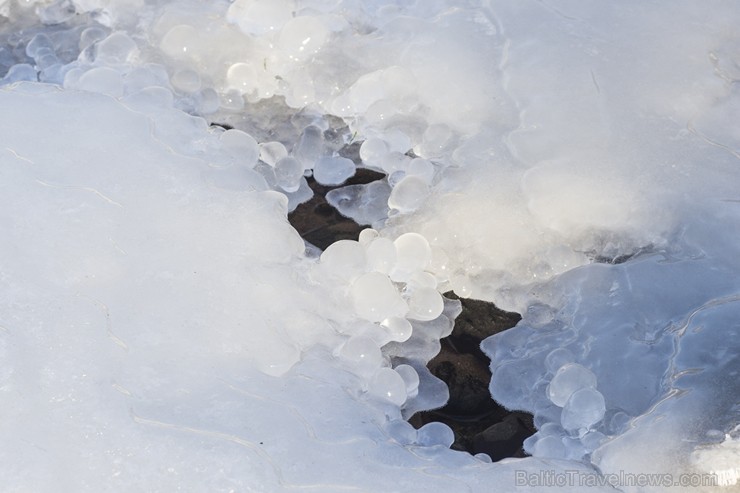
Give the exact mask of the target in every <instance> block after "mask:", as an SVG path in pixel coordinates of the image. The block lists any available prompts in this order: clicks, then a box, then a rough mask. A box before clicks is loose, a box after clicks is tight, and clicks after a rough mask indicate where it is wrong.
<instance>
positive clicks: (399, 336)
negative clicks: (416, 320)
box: [380, 317, 413, 342]
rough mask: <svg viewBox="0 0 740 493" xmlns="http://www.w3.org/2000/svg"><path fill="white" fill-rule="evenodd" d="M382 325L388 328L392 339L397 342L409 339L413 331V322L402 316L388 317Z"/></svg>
mask: <svg viewBox="0 0 740 493" xmlns="http://www.w3.org/2000/svg"><path fill="white" fill-rule="evenodd" d="M380 325H382V326H383V327H386V328H387V329H388V332H389V334H390V336H391V340H392V341H396V342H404V341H407V340H408V339H409V337H411V333H412V331H413V327H412V326H411V323H410V322H409V321H408V320H406V319H405V318H402V317H390V318H386V319H385V320H383V321H382V322H381V323H380Z"/></svg>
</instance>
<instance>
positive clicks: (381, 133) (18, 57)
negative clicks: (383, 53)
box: [0, 0, 457, 447]
mask: <svg viewBox="0 0 740 493" xmlns="http://www.w3.org/2000/svg"><path fill="white" fill-rule="evenodd" d="M104 3H105V2H97V1H96V0H73V1H67V2H52V1H46V0H37V1H26V2H19V3H18V2H12V3H5V2H4V3H2V5H3V10H2V11H0V15H3V16H4V17H8V18H10V20H11V21H12V23H13V24H15V26H16V30H15V31H14V32H13V33H5V32H3V31H2V29H0V38H2V41H3V46H7V47H9V48H3V51H2V52H0V75H2V79H0V85H6V84H13V83H16V82H21V81H34V82H35V81H39V82H44V83H49V84H56V85H59V86H61V87H64V88H65V89H74V90H84V91H90V92H96V93H101V94H105V95H108V96H110V97H113V98H116V99H118V100H120V101H122V102H123V103H124V104H126V105H127V106H129V107H131V108H132V109H134V110H138V109H140V108H142V109H146V108H151V107H153V106H154V107H157V108H158V110H157V112H156V115H155V114H153V115H152V116H153V134H154V135H155V137H157V138H158V139H160V140H162V141H164V142H165V143H169V144H170V145H171V146H172V148H173V149H177V152H184V150H187V152H193V153H196V154H198V153H199V154H200V155H207V156H208V159H209V160H210V162H211V166H212V167H213V170H211V172H210V174H209V175H208V179H209V180H211V181H212V182H213V183H215V184H216V185H218V186H221V187H225V188H232V189H252V190H267V189H273V190H277V191H280V192H282V193H284V194H286V195H287V196H288V197H289V199H290V206H289V209H292V208H293V207H295V205H297V203H298V202H300V201H303V200H307V199H308V198H310V196H311V192H310V190H309V189H308V186H307V183H306V177H308V176H311V175H312V176H313V177H314V178H315V179H316V181H317V182H319V183H321V184H324V185H329V186H335V185H340V184H342V183H343V182H345V181H346V180H347V179H348V178H349V177H351V176H352V175H353V174H354V173H355V171H356V163H355V162H353V161H352V160H351V159H348V158H346V157H343V156H341V155H339V153H338V152H337V150H338V146H337V145H336V142H333V143H332V142H327V141H326V138H325V134H326V132H327V131H330V130H331V129H330V127H329V124H328V120H327V118H325V116H326V115H331V114H333V115H337V116H339V117H341V118H343V119H344V121H345V122H346V123H347V125H348V129H347V130H345V135H344V140H343V142H344V143H345V144H347V143H349V142H350V141H352V140H356V141H361V142H362V144H361V145H360V148H359V158H360V159H361V161H362V163H361V164H362V165H363V166H366V167H369V168H372V169H376V170H379V171H382V172H383V173H385V174H386V175H387V178H386V179H385V180H383V181H382V182H376V183H373V184H369V185H364V186H360V187H361V189H362V191H363V193H364V200H365V201H366V202H363V201H362V200H350V201H340V200H337V201H336V203H335V205H337V206H338V208H339V209H340V211H341V212H343V213H345V214H346V215H348V216H350V217H353V218H355V219H357V214H358V213H359V212H360V211H362V210H364V212H365V213H367V216H366V217H367V220H366V221H362V220H359V222H364V223H373V222H375V221H382V220H383V219H384V218H385V217H386V216H387V215H388V214H389V212H390V211H395V212H396V213H409V212H413V211H414V210H416V209H417V208H418V207H420V206H421V205H422V203H423V202H424V200H426V198H427V197H428V196H429V194H430V192H431V189H432V187H433V186H434V184H435V182H436V181H437V180H438V176H439V171H440V166H441V164H440V163H441V162H442V161H443V160H442V159H438V158H441V157H442V156H444V155H445V154H448V153H450V152H452V149H453V148H454V143H455V141H456V138H457V136H456V135H457V134H456V131H455V130H454V129H453V128H451V127H450V126H448V125H446V124H445V123H441V122H436V123H432V122H429V121H426V120H425V118H424V116H423V113H421V116H419V112H418V111H416V110H417V109H418V107H419V104H420V103H419V101H418V98H417V96H416V94H415V92H414V90H413V89H414V87H415V86H416V84H415V75H414V74H413V73H412V72H411V71H410V70H408V69H406V68H403V67H400V66H397V65H393V64H392V63H393V62H391V63H390V66H387V65H389V63H388V62H383V61H381V62H379V63H376V64H375V65H374V66H371V65H368V66H361V65H360V66H358V67H354V68H353V65H351V64H349V65H348V64H347V63H346V62H347V59H348V55H347V53H348V51H347V50H349V51H350V52H351V43H353V42H355V41H351V40H352V39H355V40H356V39H361V38H362V37H363V36H368V35H370V33H372V31H373V29H375V28H373V27H371V26H372V22H373V15H376V14H378V15H379V14H381V13H382V12H381V11H382V9H378V11H377V12H375V11H373V12H372V15H369V16H368V17H366V18H364V19H362V20H359V19H357V18H354V19H348V18H346V17H345V16H344V15H343V14H342V12H344V11H343V10H342V9H341V8H340V7H341V6H340V5H339V4H340V3H341V2H334V3H335V5H330V4H328V3H325V2H311V1H303V2H292V1H283V0H275V1H271V2H267V1H258V0H237V1H235V2H233V3H231V4H230V5H229V6H228V11H227V12H226V15H225V16H224V15H221V14H222V13H221V12H218V14H219V15H211V14H213V13H215V12H216V10H217V9H224V8H226V7H225V6H224V4H216V3H214V4H213V5H207V4H197V3H193V5H192V8H190V9H182V8H178V9H170V10H168V7H167V6H166V5H162V6H158V5H153V4H152V5H145V4H144V3H141V5H140V7H141V12H139V14H140V15H138V16H133V17H132V16H131V12H125V11H123V10H120V11H117V10H116V9H115V8H114V7H113V6H111V7H110V8H108V7H106V6H105V5H103V4H104ZM8 5H10V6H11V7H10V8H7V9H6V8H5V7H6V6H8ZM299 5H300V8H299ZM104 7H105V8H104ZM370 10H372V9H370ZM424 10H425V11H426V12H427V14H428V15H431V12H432V11H431V10H429V9H424ZM32 17H37V18H38V19H40V20H41V22H42V23H43V24H45V26H43V27H37V26H35V21H33V19H31V18H32ZM26 18H28V19H31V21H32V22H29V29H28V30H24V29H18V26H19V25H21V24H23V22H25V20H24V19H26ZM343 45H346V46H349V48H348V49H346V50H345V51H344V52H343V53H334V54H332V53H331V51H332V50H336V49H337V48H336V47H338V46H343ZM319 55H322V56H327V57H334V58H335V59H336V60H338V61H337V62H336V67H335V68H337V67H338V68H340V69H341V70H340V72H342V74H343V75H342V77H345V79H346V80H323V79H322V77H324V76H323V75H322V73H323V74H326V76H328V77H332V76H336V75H337V73H336V71H335V70H334V69H332V67H330V66H323V70H322V72H321V73H317V72H316V71H315V70H314V66H316V65H317V64H318V65H320V64H321V63H323V62H321V60H320V59H319V58H317V57H318V56H319ZM368 58H373V57H368ZM275 96H278V97H280V98H283V99H284V104H286V105H287V107H288V109H289V110H290V109H292V111H293V114H295V113H296V112H297V111H300V110H301V109H302V108H305V107H311V108H312V114H313V115H316V117H315V118H310V119H308V121H304V120H301V123H300V124H295V122H293V123H294V127H295V128H294V129H293V131H292V133H291V132H288V133H287V134H281V133H280V131H279V130H277V131H276V135H275V137H274V139H272V140H262V141H258V138H257V136H256V134H255V135H252V134H250V133H249V132H248V131H244V130H242V129H240V128H239V124H238V122H239V118H240V115H242V114H245V113H249V111H250V106H249V105H251V104H257V103H259V102H260V101H264V100H269V99H272V98H274V97H275ZM309 113H311V112H309ZM298 120H300V119H298ZM209 121H215V122H218V121H226V122H233V121H236V123H235V124H234V125H233V126H234V127H236V128H230V129H223V128H219V127H214V128H212V129H211V130H210V132H205V131H204V132H202V134H204V135H205V137H203V138H202V139H201V140H200V141H198V142H189V143H188V144H189V145H181V144H182V143H181V142H179V141H177V139H178V138H180V137H179V135H180V134H182V135H186V134H187V132H182V133H181V132H179V130H178V129H181V128H183V127H184V126H189V127H198V128H200V129H202V130H206V129H207V128H208V122H209ZM350 136H351V137H350ZM357 164H359V163H357ZM335 192H337V193H336V194H335V196H346V192H345V191H342V190H341V189H339V190H335ZM343 194H344V195H343ZM329 201H330V203H331V202H332V200H331V198H330V200H329ZM340 202H341V203H340ZM367 203H370V204H371V205H372V207H370V208H368V207H366V205H367ZM343 207H344V208H343ZM370 209H372V212H369V211H370ZM444 256H445V255H444V252H442V251H436V252H434V253H433V251H432V248H430V246H429V243H428V242H427V240H426V239H425V238H424V237H422V236H421V235H418V234H415V233H408V234H404V235H401V236H399V237H398V238H396V239H395V240H391V239H389V238H385V237H382V236H380V235H379V234H378V233H377V232H376V231H375V230H365V231H364V232H363V234H362V236H361V237H360V240H359V241H358V242H351V241H340V242H338V243H335V244H334V245H332V246H331V247H329V248H328V249H327V250H326V251H325V252H323V254H322V255H321V258H320V260H319V262H318V264H317V275H320V276H328V277H331V278H333V281H332V282H333V283H336V284H337V285H338V286H340V289H343V290H344V292H343V294H342V295H343V296H344V297H345V298H346V300H347V302H348V304H349V306H351V308H352V310H353V312H354V314H355V315H356V317H357V319H358V320H360V321H361V322H362V323H360V324H355V325H354V326H355V327H359V329H358V330H357V332H356V333H351V334H347V339H346V340H345V341H344V343H343V344H342V345H341V347H338V348H336V351H335V354H336V357H337V359H338V360H339V361H340V362H341V364H343V365H344V366H345V367H346V368H347V369H348V370H349V371H351V372H353V373H355V374H356V375H358V376H359V377H360V380H361V382H362V385H363V389H364V391H365V392H366V393H367V395H369V396H371V397H373V398H376V399H378V400H380V401H383V402H386V403H389V404H391V405H394V406H399V407H402V406H404V405H406V406H407V408H408V409H412V408H413V409H422V408H425V406H427V404H428V403H427V404H425V403H424V402H416V403H414V404H413V405H412V406H411V407H408V406H409V402H410V401H411V400H413V399H415V398H417V396H418V395H419V387H420V384H421V383H420V382H421V381H422V380H424V379H425V378H427V379H428V378H430V377H431V376H430V375H428V371H426V368H424V367H423V365H424V364H425V363H426V361H427V360H428V359H429V358H431V357H432V356H433V355H434V354H436V352H437V351H438V347H436V346H435V344H438V340H439V338H440V337H443V336H445V335H448V334H449V332H450V331H451V329H452V319H454V315H451V314H449V313H448V315H449V316H448V317H445V316H444V315H443V311H444V310H445V308H446V305H445V301H444V299H443V297H442V296H441V294H440V290H441V288H442V287H443V286H445V284H444V283H446V282H447V281H448V279H447V277H446V274H445V270H444V266H443V265H442V264H443V263H444V262H443V260H441V259H443V258H444ZM432 264H435V266H436V267H435V268H432ZM432 272H434V274H433V273H432ZM425 329H427V330H428V334H421V335H420V334H418V333H417V334H416V339H418V340H420V341H422V342H419V341H417V342H415V343H414V344H415V345H414V348H413V349H409V350H408V351H407V350H405V349H404V348H403V344H404V343H406V342H408V341H409V340H410V339H411V338H412V335H413V332H414V331H417V332H418V331H419V330H425ZM391 346H392V349H389V348H391ZM412 353H413V354H412ZM403 361H406V363H403ZM399 362H400V363H399ZM414 362H416V363H419V364H407V363H414ZM425 372H426V373H427V374H425ZM425 399H426V397H425ZM436 404H437V405H442V404H443V402H438V403H436ZM427 407H428V406H427ZM409 433H411V432H410V431H409ZM414 433H416V432H415V431H414ZM414 436H416V438H414V439H413V440H411V442H413V443H418V444H423V445H431V444H441V445H444V446H446V447H448V446H449V445H450V444H451V443H452V432H451V430H449V428H447V427H446V426H444V425H439V424H434V425H431V424H430V425H428V426H427V427H424V428H423V429H422V430H419V432H418V436H417V435H414Z"/></svg>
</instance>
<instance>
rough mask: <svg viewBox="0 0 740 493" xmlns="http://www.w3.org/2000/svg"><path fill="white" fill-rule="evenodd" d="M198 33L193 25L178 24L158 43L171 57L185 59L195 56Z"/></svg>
mask: <svg viewBox="0 0 740 493" xmlns="http://www.w3.org/2000/svg"><path fill="white" fill-rule="evenodd" d="M199 38H200V34H199V33H198V30H197V29H196V28H194V27H193V26H188V25H186V24H180V25H177V26H175V27H173V28H172V29H170V30H169V31H167V34H165V35H164V37H163V38H162V41H161V42H160V43H159V47H160V49H161V50H162V51H163V52H164V53H165V54H166V55H167V56H170V57H172V58H176V59H180V60H186V59H191V58H193V57H194V56H195V50H196V48H197V46H198V43H199Z"/></svg>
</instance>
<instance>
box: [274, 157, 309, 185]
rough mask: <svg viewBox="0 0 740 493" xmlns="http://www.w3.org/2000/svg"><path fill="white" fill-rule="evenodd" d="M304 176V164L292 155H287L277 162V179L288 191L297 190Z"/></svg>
mask: <svg viewBox="0 0 740 493" xmlns="http://www.w3.org/2000/svg"><path fill="white" fill-rule="evenodd" d="M301 178H303V164H301V162H300V161H298V160H297V159H296V158H294V157H292V156H287V157H284V158H282V159H280V160H279V161H278V162H276V163H275V179H276V180H277V184H278V185H279V186H280V188H282V189H283V190H285V191H286V192H295V191H296V190H298V187H299V186H300V179H301Z"/></svg>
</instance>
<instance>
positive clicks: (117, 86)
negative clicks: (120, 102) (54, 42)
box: [75, 67, 123, 98]
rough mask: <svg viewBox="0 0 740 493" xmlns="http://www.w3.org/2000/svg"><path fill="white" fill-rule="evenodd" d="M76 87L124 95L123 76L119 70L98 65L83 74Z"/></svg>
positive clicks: (118, 95) (118, 96)
mask: <svg viewBox="0 0 740 493" xmlns="http://www.w3.org/2000/svg"><path fill="white" fill-rule="evenodd" d="M75 88H76V89H81V90H83V91H90V92H98V93H102V94H107V95H108V96H112V97H114V98H120V97H121V96H123V78H122V77H121V74H120V73H118V71H117V70H113V69H112V68H108V67H96V68H94V69H92V70H88V71H87V72H85V73H84V74H82V75H81V76H80V78H79V80H78V81H77V85H76V87H75Z"/></svg>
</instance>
